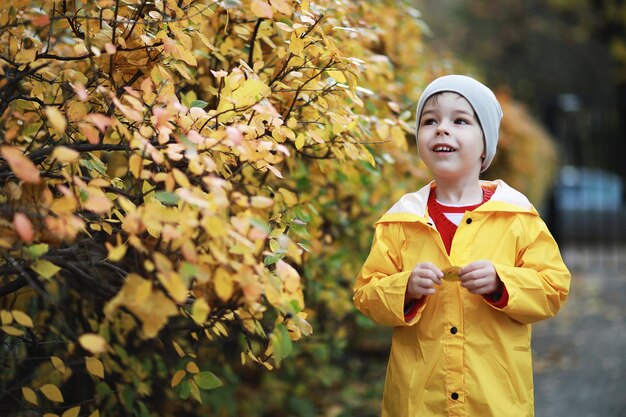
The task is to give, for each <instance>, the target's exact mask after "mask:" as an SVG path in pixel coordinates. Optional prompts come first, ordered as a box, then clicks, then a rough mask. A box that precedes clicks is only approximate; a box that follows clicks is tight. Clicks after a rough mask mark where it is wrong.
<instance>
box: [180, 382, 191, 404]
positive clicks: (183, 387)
mask: <svg viewBox="0 0 626 417" xmlns="http://www.w3.org/2000/svg"><path fill="white" fill-rule="evenodd" d="M178 386H179V387H180V393H179V394H178V395H179V396H180V398H181V399H182V400H186V399H187V398H189V394H191V387H190V386H189V381H187V380H185V381H183V382H181V383H180V384H179V385H178Z"/></svg>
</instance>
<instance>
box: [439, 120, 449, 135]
mask: <svg viewBox="0 0 626 417" xmlns="http://www.w3.org/2000/svg"><path fill="white" fill-rule="evenodd" d="M436 133H437V135H449V134H450V132H449V130H448V123H447V122H441V123H439V124H438V125H437V132H436Z"/></svg>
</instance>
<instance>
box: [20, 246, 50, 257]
mask: <svg viewBox="0 0 626 417" xmlns="http://www.w3.org/2000/svg"><path fill="white" fill-rule="evenodd" d="M24 252H26V255H28V257H29V258H31V259H33V260H37V259H38V258H39V257H40V256H42V255H45V254H46V253H47V252H48V244H47V243H36V244H34V245H30V246H26V247H25V248H24Z"/></svg>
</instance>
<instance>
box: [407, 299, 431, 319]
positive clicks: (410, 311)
mask: <svg viewBox="0 0 626 417" xmlns="http://www.w3.org/2000/svg"><path fill="white" fill-rule="evenodd" d="M425 302H426V296H423V297H422V298H420V299H419V300H411V301H409V302H408V303H407V304H406V305H405V306H404V321H406V322H407V323H409V322H410V321H411V320H413V319H414V318H415V316H416V315H417V312H418V311H419V309H420V307H421V306H422V305H424V303H425Z"/></svg>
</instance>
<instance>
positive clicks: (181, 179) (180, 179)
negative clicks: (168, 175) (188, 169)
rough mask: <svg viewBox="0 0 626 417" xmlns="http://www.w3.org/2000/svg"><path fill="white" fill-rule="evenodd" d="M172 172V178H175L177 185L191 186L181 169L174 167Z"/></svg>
mask: <svg viewBox="0 0 626 417" xmlns="http://www.w3.org/2000/svg"><path fill="white" fill-rule="evenodd" d="M172 174H173V175H174V179H175V180H176V182H177V183H178V185H180V186H181V187H184V188H189V187H191V183H190V182H189V179H188V178H187V176H186V175H185V174H183V172H182V171H181V170H179V169H176V168H174V169H172Z"/></svg>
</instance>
